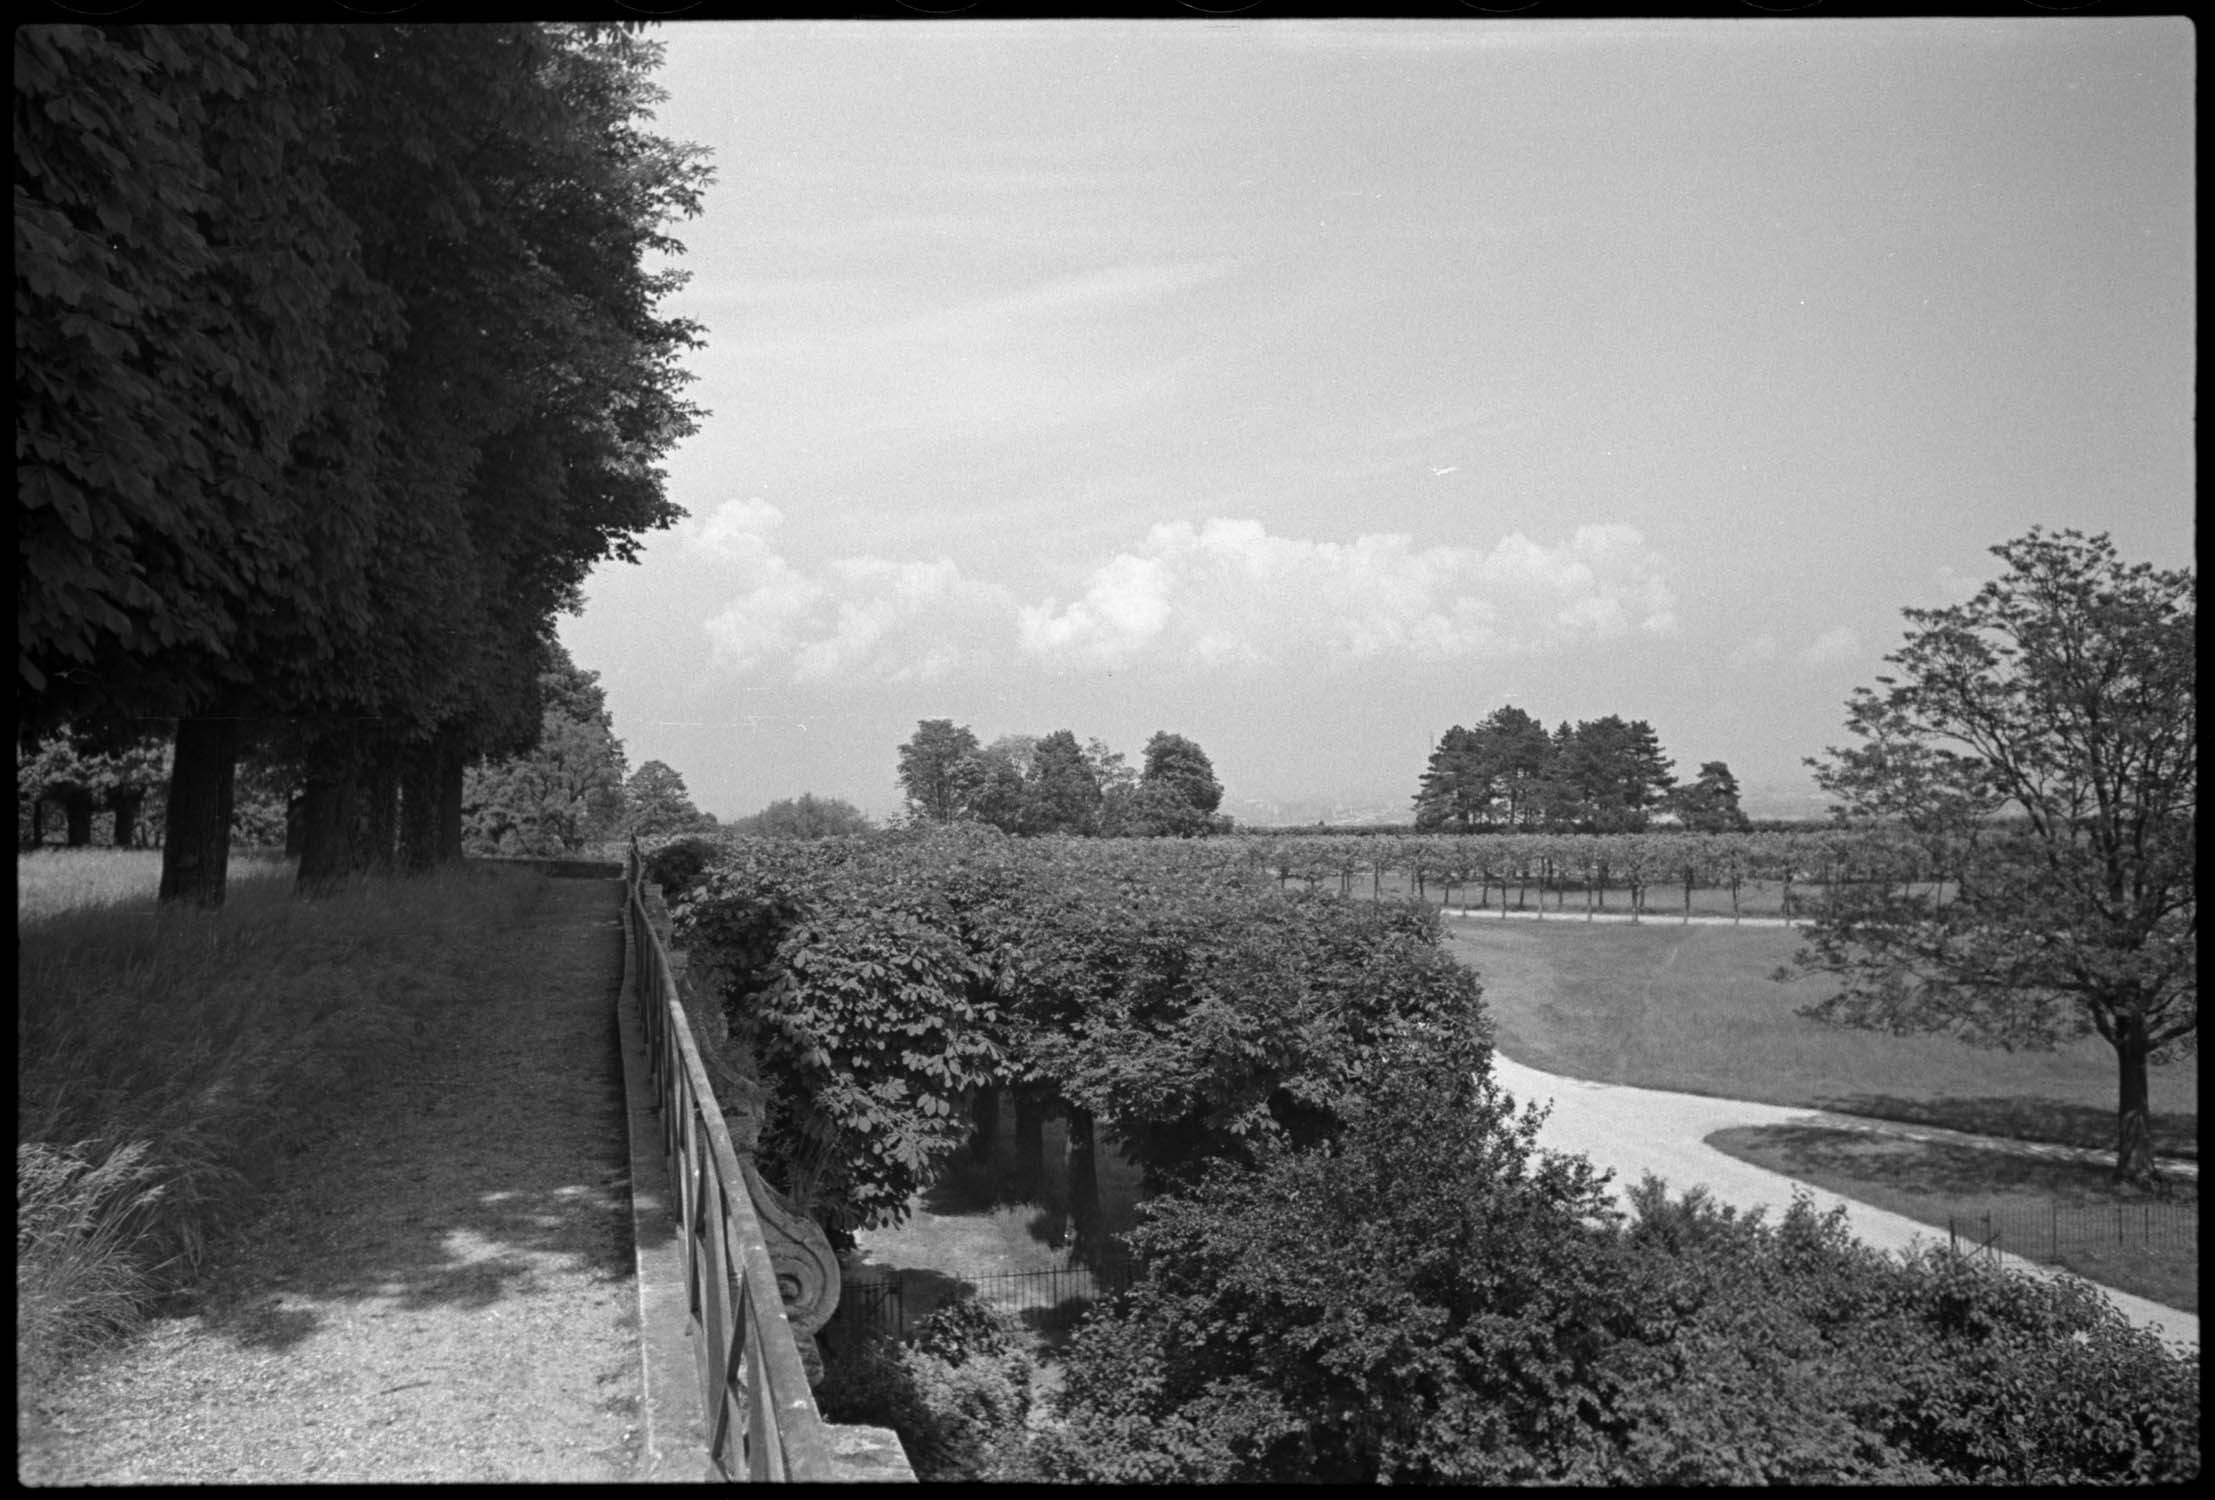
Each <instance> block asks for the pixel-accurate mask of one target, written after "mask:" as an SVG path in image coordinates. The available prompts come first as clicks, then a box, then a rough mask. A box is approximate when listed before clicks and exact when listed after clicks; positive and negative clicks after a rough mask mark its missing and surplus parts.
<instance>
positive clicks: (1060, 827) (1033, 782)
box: [1022, 729, 1100, 834]
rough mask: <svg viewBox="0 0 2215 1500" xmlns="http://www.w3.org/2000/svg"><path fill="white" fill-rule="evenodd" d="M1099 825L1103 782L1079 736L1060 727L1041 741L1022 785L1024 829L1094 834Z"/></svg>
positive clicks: (1028, 830) (1038, 831)
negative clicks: (1080, 743) (1095, 772)
mask: <svg viewBox="0 0 2215 1500" xmlns="http://www.w3.org/2000/svg"><path fill="white" fill-rule="evenodd" d="M1099 828H1100V783H1099V782H1098V781H1097V780H1095V779H1094V777H1093V774H1092V767H1091V766H1090V765H1089V764H1087V763H1086V761H1085V757H1084V751H1083V750H1082V749H1080V748H1079V747H1078V745H1077V737H1076V735H1074V734H1073V733H1071V732H1070V731H1069V730H1066V729H1057V730H1055V731H1054V732H1053V733H1052V734H1049V735H1047V736H1046V737H1045V738H1044V739H1042V740H1040V741H1039V742H1038V746H1037V750H1036V753H1035V754H1034V755H1033V756H1032V758H1031V772H1030V775H1029V776H1028V777H1026V778H1025V780H1024V785H1023V820H1022V831H1023V832H1024V833H1067V834H1092V833H1097V832H1098V831H1099Z"/></svg>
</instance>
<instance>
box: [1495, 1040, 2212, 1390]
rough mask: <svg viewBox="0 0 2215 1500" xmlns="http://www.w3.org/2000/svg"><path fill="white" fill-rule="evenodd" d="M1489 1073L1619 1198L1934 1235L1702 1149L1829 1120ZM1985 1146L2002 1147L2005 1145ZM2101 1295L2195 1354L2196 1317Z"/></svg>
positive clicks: (1908, 1240) (1498, 1062) (1873, 1235)
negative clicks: (1648, 1177)
mask: <svg viewBox="0 0 2215 1500" xmlns="http://www.w3.org/2000/svg"><path fill="white" fill-rule="evenodd" d="M1492 1070H1493V1076H1494V1077H1495V1078H1497V1079H1498V1080H1499V1082H1500V1086H1501V1087H1502V1088H1504V1089H1506V1090H1507V1092H1508V1093H1509V1094H1511V1095H1513V1096H1514V1098H1515V1101H1516V1102H1517V1103H1518V1104H1526V1103H1529V1104H1546V1103H1548V1102H1549V1101H1550V1102H1551V1104H1552V1106H1553V1109H1552V1113H1551V1114H1549V1115H1548V1116H1547V1118H1546V1122H1545V1124H1544V1125H1542V1126H1541V1127H1540V1128H1539V1132H1538V1143H1539V1144H1540V1145H1541V1146H1544V1147H1546V1148H1547V1149H1549V1150H1553V1151H1560V1152H1565V1153H1569V1152H1573V1153H1577V1154H1580V1155H1583V1156H1585V1157H1588V1158H1590V1160H1591V1161H1592V1163H1593V1164H1594V1165H1595V1166H1601V1167H1610V1168H1613V1169H1614V1172H1615V1180H1614V1183H1613V1186H1614V1188H1615V1191H1616V1196H1617V1199H1618V1201H1621V1200H1622V1199H1623V1198H1624V1196H1625V1194H1626V1193H1627V1191H1628V1189H1629V1187H1630V1186H1631V1185H1632V1184H1634V1183H1636V1182H1637V1181H1638V1180H1639V1179H1640V1178H1641V1177H1643V1176H1644V1175H1645V1174H1646V1173H1648V1172H1651V1173H1653V1174H1654V1175H1655V1176H1656V1177H1659V1178H1661V1179H1663V1180H1664V1181H1665V1182H1667V1183H1668V1184H1669V1187H1670V1190H1671V1191H1672V1192H1677V1193H1681V1192H1683V1191H1684V1190H1685V1189H1686V1188H1689V1187H1692V1186H1693V1185H1695V1184H1701V1185H1704V1186H1705V1187H1706V1188H1707V1190H1708V1192H1709V1193H1710V1194H1712V1195H1713V1196H1714V1197H1715V1198H1716V1199H1717V1200H1718V1201H1720V1202H1723V1203H1728V1204H1734V1205H1736V1206H1738V1207H1739V1208H1741V1209H1753V1208H1766V1209H1767V1210H1768V1211H1769V1217H1770V1219H1771V1221H1772V1222H1773V1221H1775V1220H1776V1219H1777V1218H1779V1217H1781V1216H1782V1215H1783V1214H1784V1212H1785V1211H1786V1210H1787V1209H1789V1208H1790V1207H1791V1206H1792V1198H1793V1194H1794V1193H1796V1192H1799V1193H1806V1194H1807V1195H1809V1196H1810V1197H1811V1198H1812V1199H1813V1200H1814V1203H1815V1206H1816V1208H1817V1209H1819V1210H1824V1211H1828V1210H1829V1209H1830V1208H1831V1207H1832V1206H1833V1205H1834V1204H1843V1205H1845V1209H1846V1221H1847V1223H1848V1224H1849V1225H1850V1226H1851V1227H1852V1229H1853V1232H1854V1234H1855V1236H1856V1237H1857V1238H1859V1239H1860V1240H1861V1241H1862V1242H1863V1243H1865V1244H1868V1245H1871V1246H1874V1247H1876V1248H1878V1249H1883V1250H1904V1249H1906V1248H1907V1247H1908V1246H1909V1245H1911V1244H1913V1243H1914V1242H1915V1241H1916V1240H1918V1239H1920V1240H1923V1241H1925V1242H1929V1241H1933V1240H1936V1239H1937V1238H1938V1237H1939V1234H1940V1231H1938V1230H1935V1229H1933V1228H1932V1227H1931V1226H1930V1225H1928V1224H1922V1223H1918V1222H1916V1221H1915V1220H1913V1219H1910V1218H1907V1217H1905V1216H1904V1215H1901V1214H1895V1213H1888V1212H1886V1211H1885V1210H1884V1209H1881V1208H1872V1207H1870V1206H1869V1205H1868V1204H1866V1203H1861V1202H1857V1201H1856V1200H1854V1199H1852V1198H1845V1197H1841V1196H1840V1195H1839V1194H1837V1193H1833V1192H1829V1191H1827V1190H1825V1189H1823V1188H1819V1187H1816V1186H1814V1185H1813V1184H1812V1183H1802V1182H1800V1181H1798V1180H1796V1179H1794V1178H1790V1177H1785V1176H1782V1175H1781V1174H1779V1173H1776V1172H1771V1171H1767V1170H1765V1169H1763V1168H1761V1167H1756V1166H1753V1165H1751V1164H1750V1163H1747V1162H1743V1161H1740V1160H1738V1159H1737V1158H1736V1157H1734V1156H1730V1155H1727V1154H1726V1153H1724V1152H1721V1151H1718V1150H1716V1149H1715V1148H1714V1147H1713V1146H1710V1145H1709V1144H1707V1137H1708V1136H1709V1135H1711V1134H1713V1133H1714V1132H1716V1131H1718V1130H1724V1129H1728V1128H1730V1127H1731V1126H1735V1125H1809V1124H1836V1123H1837V1120H1836V1117H1835V1116H1830V1115H1826V1114H1824V1113H1823V1112H1822V1111H1820V1110H1813V1109H1798V1108H1794V1107H1792V1106H1789V1105H1782V1104H1757V1103H1754V1102H1752V1101H1750V1100H1744V1099H1711V1098H1709V1097H1707V1096H1706V1095H1704V1094H1678V1093H1671V1092H1668V1091H1666V1090H1662V1089H1641V1088H1632V1087H1630V1086H1629V1085H1627V1084H1618V1083H1592V1082H1588V1081H1587V1080H1584V1079H1581V1078H1562V1077H1559V1076H1557V1075H1555V1074H1552V1073H1541V1072H1540V1071H1538V1070H1537V1069H1536V1068H1528V1067H1525V1066H1524V1065H1523V1064H1521V1063H1519V1062H1516V1061H1515V1060H1514V1059H1513V1058H1511V1057H1509V1056H1507V1055H1506V1054H1505V1053H1502V1052H1494V1053H1493V1054H1492ZM1991 1144H1992V1145H1993V1146H1995V1147H2005V1146H2008V1145H2011V1144H2013V1143H2010V1142H2002V1141H1993V1142H1991ZM1999 1258H2000V1260H2001V1261H2002V1262H2003V1263H2005V1264H2006V1265H2008V1266H2010V1267H2012V1268H2014V1269H2016V1270H2022V1271H2028V1272H2031V1273H2033V1274H2035V1275H2040V1276H2051V1275H2054V1274H2056V1272H2055V1270H2054V1268H2053V1267H2051V1266H2044V1265H2040V1264H2038V1263H2036V1262H2033V1261H2027V1260H2023V1259H2021V1258H2020V1257H2018V1256H2013V1255H2007V1254H2002V1255H2001V1256H2000V1257H1999ZM2100 1290H2101V1291H2102V1292H2103V1293H2105V1294H2106V1296H2107V1298H2108V1300H2109V1301H2111V1302H2112V1303H2114V1304H2115V1306H2116V1307H2117V1308H2118V1309H2119V1310H2121V1312H2122V1313H2123V1315H2124V1316H2125V1317H2127V1318H2129V1319H2130V1320H2131V1321H2132V1322H2133V1323H2136V1324H2138V1325H2139V1326H2140V1327H2143V1328H2151V1329H2155V1330H2156V1331H2158V1332H2159V1333H2160V1334H2161V1335H2162V1337H2163V1338H2165V1339H2167V1340H2168V1341H2169V1342H2170V1343H2172V1344H2180V1345H2185V1346H2188V1347H2190V1348H2191V1349H2192V1350H2193V1351H2195V1352H2197V1350H2198V1349H2199V1343H2200V1320H2199V1315H2198V1314H2197V1313H2188V1312H2182V1311H2179V1310H2178V1309H2176V1308H2173V1307H2163V1306H2162V1305H2160V1304H2159V1303H2156V1302H2149V1301H2147V1300H2146V1299H2145V1298H2143V1297H2134V1296H2132V1295H2130V1294H2129V1293H2128V1292H2119V1291H2115V1290H2113V1289H2112V1288H2108V1287H2101V1288H2100Z"/></svg>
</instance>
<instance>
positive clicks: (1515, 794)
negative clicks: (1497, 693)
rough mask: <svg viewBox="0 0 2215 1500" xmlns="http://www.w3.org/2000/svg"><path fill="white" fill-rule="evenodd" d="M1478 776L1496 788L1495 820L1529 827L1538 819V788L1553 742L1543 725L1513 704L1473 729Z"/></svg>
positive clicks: (1499, 710)
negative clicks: (1475, 740) (1487, 780)
mask: <svg viewBox="0 0 2215 1500" xmlns="http://www.w3.org/2000/svg"><path fill="white" fill-rule="evenodd" d="M1476 735H1477V747H1478V748H1477V754H1478V767H1479V773H1480V774H1481V775H1485V776H1487V777H1489V778H1490V780H1491V782H1492V785H1493V786H1494V788H1496V791H1497V796H1498V801H1499V809H1498V813H1499V816H1498V821H1500V822H1501V823H1502V824H1504V825H1505V826H1507V827H1509V828H1528V827H1531V826H1533V824H1534V823H1535V822H1536V821H1537V819H1538V817H1539V811H1540V809H1539V789H1540V787H1541V786H1542V785H1543V784H1544V782H1545V778H1546V772H1547V767H1548V763H1549V762H1550V761H1551V760H1552V758H1553V742H1552V741H1551V740H1550V739H1548V738H1547V735H1546V726H1545V725H1543V724H1541V723H1539V722H1538V721H1537V720H1536V719H1534V718H1532V717H1531V716H1530V715H1529V714H1527V713H1525V712H1524V711H1523V710H1521V709H1519V708H1517V707H1516V706H1515V705H1514V704H1512V703H1509V704H1503V705H1501V706H1500V707H1499V708H1496V709H1494V710H1492V712H1491V714H1490V715H1489V716H1488V717H1487V718H1486V719H1485V721H1484V722H1483V723H1482V724H1479V725H1478V726H1477V729H1476Z"/></svg>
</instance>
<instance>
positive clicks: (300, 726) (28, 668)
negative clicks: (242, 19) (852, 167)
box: [15, 24, 708, 904]
mask: <svg viewBox="0 0 2215 1500" xmlns="http://www.w3.org/2000/svg"><path fill="white" fill-rule="evenodd" d="M658 56H659V54H658V48H657V47H655V46H654V45H653V44H651V43H649V42H646V41H645V40H643V39H642V37H641V36H640V34H639V32H638V31H637V29H636V28H634V27H615V26H586V27H572V26H556V25H542V24H500V25H483V26H477V25H472V26H424V25H413V24H403V25H369V26H346V27H325V26H255V27H234V26H219V25H209V26H159V27H157V26H118V27H91V26H35V27H24V28H19V29H18V30H17V32H16V34H15V77H16V131H15V152H16V216H15V224H16V258H15V267H16V276H15V287H16V293H15V295H16V330H17V333H16V387H17V396H16V452H17V470H16V474H17V495H18V574H17V626H18V631H17V639H18V656H17V666H18V687H17V723H18V750H19V758H20V755H21V753H22V752H23V751H24V750H25V749H27V748H30V747H33V746H36V745H38V744H40V743H42V742H47V741H50V740H52V739H53V738H55V737H56V736H57V735H60V734H63V733H65V732H66V733H67V734H69V735H70V736H72V737H73V738H74V739H75V741H76V743H77V745H78V746H79V747H80V748H84V749H91V750H106V751H109V752H111V753H112V752H121V751H125V750H127V749H129V748H130V747H133V746H137V745H141V744H143V742H144V741H145V740H146V739H147V738H148V736H149V735H150V734H162V735H166V736H167V737H168V738H169V740H170V742H171V753H170V764H169V775H168V784H167V796H166V808H165V816H166V830H165V837H164V840H163V873H162V895H163V897H164V899H179V898H184V899H190V900H194V901H198V902H201V903H204V904H216V903H219V902H220V901H221V900H222V897H223V890H224V882H225V876H226V870H227V852H228V849H229V846H230V825H231V822H232V814H233V811H234V802H235V798H236V795H237V790H238V787H237V767H238V764H239V761H240V758H241V756H242V754H245V753H247V752H249V751H252V752H254V753H255V754H257V755H258V756H259V757H260V758H261V759H262V760H263V761H264V762H265V763H266V764H268V765H271V766H274V767H277V768H279V769H280V773H281V775H282V776H283V777H284V778H285V779H287V780H289V781H290V782H291V783H292V784H293V785H295V786H297V787H298V788H299V789H300V792H301V795H302V799H303V802H302V810H303V813H304V827H303V840H304V849H303V855H302V861H301V869H300V879H301V883H302V887H303V889H305V890H308V891H315V890H319V889H323V888H325V887H327V886H328V885H329V884H330V883H331V882H332V881H334V880H335V879H336V878H338V877H340V876H342V875H344V874H345V873H346V872H347V871H349V870H350V869H352V868H356V867H359V866H361V865H365V864H367V865H375V864H380V863H386V862H391V861H395V860H397V861H398V862H400V863H402V864H404V865H405V866H407V867H410V868H422V867H426V866H428V865H430V864H432V863H435V862H437V861H438V860H440V859H441V858H451V857H456V856H458V855H459V853H460V850H461V824H462V819H461V808H462V802H463V790H464V774H465V767H466V765H467V764H468V763H469V762H470V761H472V760H474V759H477V758H479V757H482V756H486V755H499V754H503V753H508V752H513V751H516V750H520V749H522V748H525V747H527V746H528V745H529V744H531V743H532V741H533V740H534V738H535V737H536V736H537V734H538V733H539V732H540V729H541V726H542V722H543V720H542V707H543V705H542V704H541V702H540V698H539V694H540V684H541V680H542V670H543V669H544V668H545V667H546V666H548V665H549V663H550V661H551V660H552V629H551V626H552V620H553V618H554V616H555V615H556V614H557V613H559V612H560V611H562V610H564V609H574V608H575V607H576V606H577V603H578V599H579V594H578V590H579V586H580V584H581V582H582V580H583V579H584V577H585V576H586V574H587V573H588V571H589V570H590V568H591V567H592V566H593V565H594V564H595V563H597V562H599V561H601V560H603V559H605V558H608V557H617V558H625V559H628V558H630V557H632V556H633V555H634V554H635V547H636V538H637V536H638V535H639V534H641V533H643V532H645V531H648V530H652V529H654V528H657V527H661V526H666V525H668V524H669V523H670V522H671V521H673V520H675V519H676V518H677V517H678V516H679V515H680V514H681V512H679V511H678V510H677V508H676V507H675V506H673V505H672V504H670V502H669V501H668V500H667V498H666V497H665V495H664V493H663V476H662V472H661V469H660V467H659V460H660V458H661V457H662V455H663V454H665V453H666V452H667V450H668V449H669V448H670V446H671V445H673V444H674V443H675V442H676V441H677V440H678V439H679V438H681V437H682V436H684V435H685V434H686V433H688V432H690V431H691V430H693V427H694V424H695V421H696V419H697V416H698V415H699V413H698V411H697V408H695V407H693V406H692V405H691V404H689V403H687V402H686V401H684V400H682V399H681V398H680V395H679V392H680V390H681V387H682V385H683V383H684V382H685V380H686V379H687V378H688V377H687V376H686V375H685V374H684V372H682V371H681V370H680V369H679V368H678V365H677V360H678V358H679V356H680V355H681V353H682V352H683V351H684V350H685V349H686V348H688V347H691V346H692V345H693V344H695V343H696V337H695V332H696V330H695V327H694V325H692V324H690V323H689V322H687V321H685V320H683V319H677V318H668V317H664V316H661V315H660V314H659V313H658V312H657V304H658V303H659V301H660V300H661V298H662V297H663V296H665V295H666V294H667V293H668V292H669V291H671V290H673V289H674V288H675V287H676V286H677V285H679V284H680V282H681V279H682V278H681V273H675V272H670V271H656V270H650V269H648V266H647V260H648V257H649V256H650V255H655V254H666V253H673V252H676V251H678V250H680V249H681V248H682V247H681V246H680V245H678V244H677V242H676V241H675V240H674V239H672V238H671V237H670V236H669V235H668V233H667V232H666V226H667V225H668V224H670V223H671V222H673V221H674V220H676V219H679V218H682V217H686V216H689V215H690V214H692V213H694V212H696V211H697V210H698V207H699V201H700V194H701V192H702V190H703V188H704V185H705V183H706V181H707V175H708V174H707V168H706V167H705V165H704V164H703V163H702V162H701V160H700V155H701V153H700V152H699V150H698V149H697V148H693V147H688V146H681V145H677V144H673V143H671V142H669V141H666V140H663V139H660V138H658V137H656V136H654V135H652V134H650V133H648V132H647V131H646V130H645V129H644V128H643V126H642V121H644V120H645V119H646V118H647V117H648V115H649V113H650V110H651V107H652V105H653V104H654V103H655V102H656V101H657V100H658V98H659V97H660V93H659V91H658V90H657V89H656V88H655V87H654V86H653V84H652V83H651V73H652V71H653V68H654V67H655V65H656V64H657V62H658ZM88 790H96V789H88ZM65 805H67V804H66V803H65Z"/></svg>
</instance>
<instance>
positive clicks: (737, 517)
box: [684, 495, 784, 562]
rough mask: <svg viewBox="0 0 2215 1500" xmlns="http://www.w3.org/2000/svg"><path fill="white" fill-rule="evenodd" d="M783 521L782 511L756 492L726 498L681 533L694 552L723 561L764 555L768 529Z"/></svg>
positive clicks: (770, 530)
mask: <svg viewBox="0 0 2215 1500" xmlns="http://www.w3.org/2000/svg"><path fill="white" fill-rule="evenodd" d="M783 522H784V512H783V511H781V510H779V509H777V507H775V506H774V505H771V504H770V503H769V502H768V501H766V500H764V499H762V498H761V496H759V495H750V496H748V497H747V498H746V499H744V500H726V501H724V502H723V503H722V504H721V505H718V506H717V507H716V508H715V509H714V510H712V511H709V512H708V513H707V514H706V515H705V516H703V517H701V518H700V520H699V521H698V522H696V523H695V524H694V525H692V526H691V527H689V528H687V530H686V531H685V533H684V539H685V541H686V542H687V543H689V544H690V545H691V547H692V549H693V550H694V551H695V552H698V553H701V554H703V555H705V556H708V557H712V558H716V559H719V560H724V561H740V562H743V561H747V560H750V559H753V558H756V557H761V556H765V555H767V553H768V551H769V533H770V532H772V531H774V530H776V529H777V527H778V526H780V525H781V524H783Z"/></svg>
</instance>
